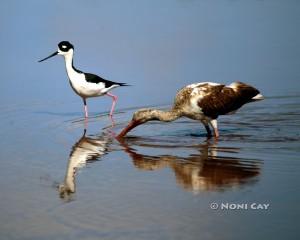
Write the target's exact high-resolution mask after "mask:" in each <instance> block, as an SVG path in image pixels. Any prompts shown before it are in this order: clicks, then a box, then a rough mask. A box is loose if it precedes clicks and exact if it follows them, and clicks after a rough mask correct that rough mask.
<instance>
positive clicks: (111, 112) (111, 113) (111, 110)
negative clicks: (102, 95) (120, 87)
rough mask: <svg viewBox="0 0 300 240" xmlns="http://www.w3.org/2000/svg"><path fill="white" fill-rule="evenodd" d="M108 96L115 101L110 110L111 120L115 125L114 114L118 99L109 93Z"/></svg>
mask: <svg viewBox="0 0 300 240" xmlns="http://www.w3.org/2000/svg"><path fill="white" fill-rule="evenodd" d="M107 95H108V96H110V97H111V98H112V99H113V103H112V106H111V109H110V113H109V116H110V119H111V120H112V122H113V123H114V120H113V114H114V110H115V106H116V103H117V100H118V97H117V96H115V95H113V94H111V93H109V92H108V93H107Z"/></svg>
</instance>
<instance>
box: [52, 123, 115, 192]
mask: <svg viewBox="0 0 300 240" xmlns="http://www.w3.org/2000/svg"><path fill="white" fill-rule="evenodd" d="M85 124H87V122H86V121H85ZM111 140H112V138H111V137H109V136H108V135H107V134H106V133H103V134H102V135H101V136H99V137H86V129H84V133H83V135H82V137H81V138H80V139H79V140H78V141H77V142H76V143H75V144H74V146H73V147H72V151H71V153H70V157H69V162H68V166H67V169H66V174H65V179H64V182H63V183H62V184H60V185H59V187H58V188H59V189H58V190H59V194H60V196H61V197H62V198H68V197H69V196H70V195H71V194H72V193H75V191H76V184H75V177H76V173H77V171H78V169H80V168H82V167H84V166H86V164H87V163H88V162H93V161H96V160H99V159H100V158H101V156H103V155H104V154H106V153H107V151H108V150H107V147H108V145H109V143H110V142H111Z"/></svg>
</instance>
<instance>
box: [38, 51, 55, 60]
mask: <svg viewBox="0 0 300 240" xmlns="http://www.w3.org/2000/svg"><path fill="white" fill-rule="evenodd" d="M57 54H58V52H57V51H56V52H54V53H52V54H51V55H50V56H48V57H46V58H44V59H42V60H40V61H39V62H42V61H45V60H47V59H48V58H51V57H54V56H56V55H57Z"/></svg>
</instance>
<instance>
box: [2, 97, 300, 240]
mask: <svg viewBox="0 0 300 240" xmlns="http://www.w3.org/2000/svg"><path fill="white" fill-rule="evenodd" d="M160 107H161V108H165V107H167V106H160ZM47 108H50V109H54V108H57V111H53V112H46V111H45V109H47ZM134 110H136V109H129V110H121V111H119V112H118V113H117V114H116V122H117V125H116V126H115V127H114V128H110V127H109V124H110V122H109V119H108V116H107V114H106V113H103V114H100V115H99V114H98V115H97V114H94V115H92V117H91V119H90V120H89V122H88V124H87V129H86V132H85V130H84V128H85V124H84V121H83V119H82V118H81V115H82V113H81V112H77V113H72V112H69V111H68V106H67V104H57V103H49V104H48V105H47V106H45V105H39V104H32V105H30V106H29V105H25V104H24V105H23V106H22V105H10V106H6V107H2V109H1V120H0V122H1V126H2V128H1V130H0V132H1V136H2V138H1V143H0V147H1V153H0V157H1V175H0V189H1V195H0V216H1V217H0V233H1V239H51V240H52V239H130V240H132V239H263V238H266V237H268V238H271V239H282V238H285V239H297V234H298V224H297V221H298V220H297V219H298V217H299V207H298V203H299V200H300V195H299V190H300V184H299V179H298V176H299V173H298V172H299V168H300V162H299V153H300V143H299V140H300V134H299V123H300V118H299V112H300V97H299V96H285V97H270V98H267V99H265V100H264V101H261V102H258V103H253V104H249V105H247V106H245V107H244V108H242V109H241V110H240V111H239V112H238V113H237V114H236V115H231V116H224V117H220V119H219V126H220V134H221V137H220V138H219V139H218V140H215V139H213V138H212V139H207V138H206V137H205V130H204V128H203V126H202V125H201V124H199V123H197V122H195V121H190V120H188V119H181V120H179V121H176V122H173V123H168V124H163V123H157V122H153V123H149V124H145V125H144V126H140V127H139V128H136V129H135V130H134V131H132V132H131V133H130V134H129V135H128V137H127V138H126V139H124V141H122V142H118V141H117V140H115V139H114V137H113V136H114V134H115V133H118V132H120V130H121V129H122V128H123V127H124V126H125V125H126V123H127V121H128V120H129V119H130V118H131V114H132V112H133V111H134ZM211 203H217V204H219V209H217V210H212V209H211V208H210V205H211ZM222 203H224V204H226V203H229V204H236V203H239V204H248V205H249V206H250V204H252V203H257V204H270V205H269V207H268V209H265V210H261V209H260V210H259V209H256V210H255V209H239V210H237V209H235V210H233V209H231V210H230V209H220V206H221V204H222ZM298 236H299V235H298Z"/></svg>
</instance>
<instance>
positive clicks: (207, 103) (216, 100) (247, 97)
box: [118, 82, 264, 138]
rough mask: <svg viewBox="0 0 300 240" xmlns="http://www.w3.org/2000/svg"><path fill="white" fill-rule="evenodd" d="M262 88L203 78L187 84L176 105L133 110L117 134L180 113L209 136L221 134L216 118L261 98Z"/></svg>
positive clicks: (122, 135) (178, 94)
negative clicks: (130, 118) (126, 123)
mask: <svg viewBox="0 0 300 240" xmlns="http://www.w3.org/2000/svg"><path fill="white" fill-rule="evenodd" d="M263 98H264V97H263V96H262V95H261V94H260V93H259V91H258V90H257V89H256V88H254V87H252V86H250V85H247V84H245V83H242V82H234V83H231V84H230V85H228V86H225V85H223V84H219V83H212V82H201V83H194V84H191V85H188V86H186V87H184V88H182V89H181V90H179V91H178V93H177V95H176V97H175V101H174V105H173V107H172V108H171V109H170V110H168V111H161V110H157V109H141V110H139V111H137V112H135V113H134V114H133V117H132V120H131V122H130V123H129V124H128V126H127V127H126V128H124V129H123V131H122V132H121V133H120V134H119V135H118V138H122V137H124V136H125V135H126V134H127V133H128V132H129V131H130V130H131V129H133V128H135V127H136V126H138V125H141V124H143V123H145V122H148V121H155V120H156V121H162V122H170V121H174V120H176V119H178V118H180V117H188V118H191V119H194V120H198V121H201V122H202V124H203V125H204V127H205V129H206V131H207V135H208V136H209V137H210V136H211V135H212V134H211V130H210V126H211V127H212V129H213V131H214V136H215V137H219V131H218V124H217V118H218V116H219V115H225V114H232V113H234V112H235V111H236V110H238V109H239V108H240V107H241V106H243V105H244V104H246V103H249V102H254V101H258V100H262V99H263Z"/></svg>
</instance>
